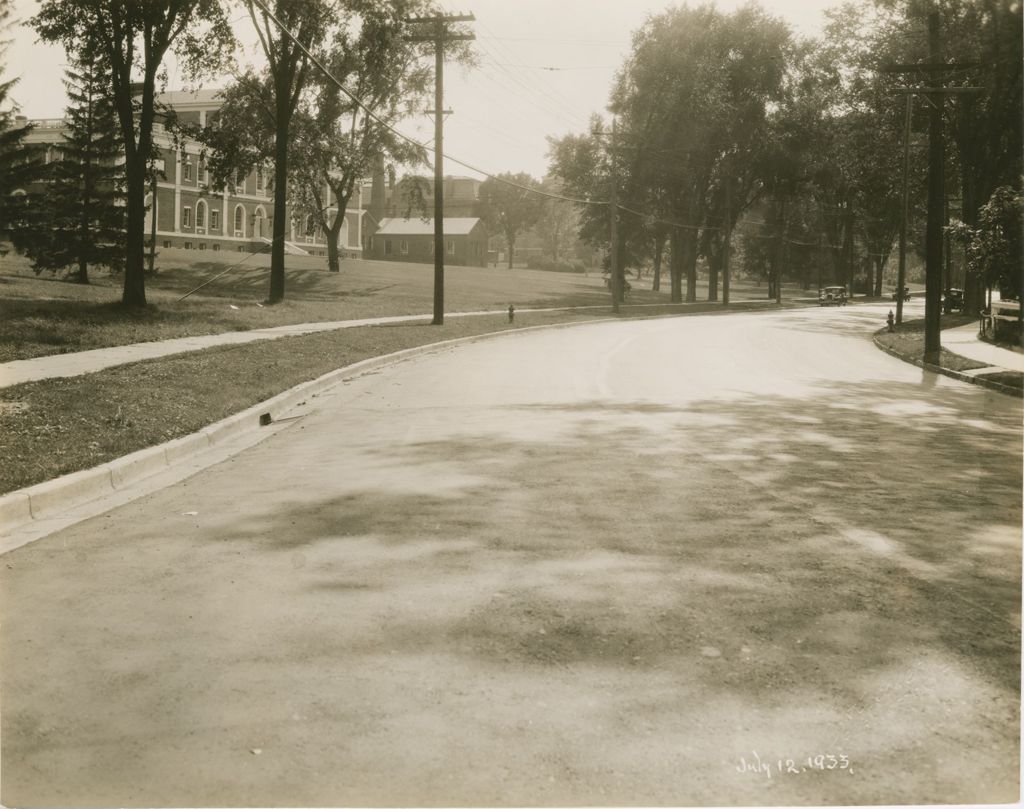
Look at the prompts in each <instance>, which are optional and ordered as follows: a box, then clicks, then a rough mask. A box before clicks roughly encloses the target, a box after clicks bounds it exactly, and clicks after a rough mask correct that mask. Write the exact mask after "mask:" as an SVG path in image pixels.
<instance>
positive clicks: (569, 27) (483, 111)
mask: <svg viewBox="0 0 1024 809" xmlns="http://www.w3.org/2000/svg"><path fill="white" fill-rule="evenodd" d="M742 2H743V0H719V2H718V3H717V6H718V7H719V8H720V9H721V10H722V11H731V10H733V9H734V8H736V7H738V6H739V5H741V4H742ZM838 2H839V0H762V3H761V5H762V6H763V7H764V8H765V9H766V10H767V11H768V12H769V13H771V14H773V15H775V16H778V17H780V18H782V19H783V20H785V21H786V22H788V23H789V24H790V26H791V27H792V28H793V30H794V32H795V33H797V34H799V35H803V36H815V35H817V34H820V33H821V30H822V27H823V25H824V23H825V17H824V11H825V9H826V8H829V7H832V6H834V5H837V4H838ZM438 5H439V6H440V7H441V8H442V9H443V10H445V11H447V12H463V13H465V12H472V13H473V14H474V15H475V17H476V21H475V22H472V23H467V25H468V27H469V28H470V30H472V31H473V33H474V34H475V35H476V37H477V39H476V41H475V43H473V45H474V47H475V49H476V51H477V54H478V58H479V61H480V64H479V66H478V67H477V68H475V69H472V70H465V69H463V68H461V67H459V66H458V65H454V64H451V65H448V66H447V68H446V70H445V76H444V84H445V107H446V108H449V109H451V110H452V111H453V113H452V115H450V116H448V118H447V119H446V122H445V149H444V151H445V153H446V154H448V155H450V156H452V157H454V158H458V159H459V160H461V161H464V162H466V163H468V164H470V165H471V166H474V167H476V168H478V169H481V170H483V171H485V172H489V173H494V174H496V173H500V172H521V171H522V172H526V173H528V174H530V175H532V176H534V177H536V178H538V179H539V178H540V177H542V176H543V175H544V174H545V173H546V171H547V165H548V159H547V151H548V142H547V136H549V135H550V136H555V137H560V136H563V135H566V134H569V133H581V132H584V131H586V129H587V127H588V121H589V118H590V115H591V114H592V113H594V112H603V111H604V109H605V106H606V105H607V102H608V95H609V90H610V88H611V84H612V80H613V77H614V75H615V73H616V71H617V70H618V69H619V68H620V67H621V65H622V63H623V61H624V60H625V58H626V57H627V55H628V54H629V50H630V42H631V37H632V34H633V32H634V31H635V30H636V29H637V28H639V27H640V26H641V25H642V24H643V22H644V20H645V19H646V18H647V17H648V16H649V15H651V14H657V13H659V12H661V11H664V10H665V9H666V8H667V7H669V6H671V5H676V4H673V3H670V2H668V0H439V2H438ZM680 5H681V4H680ZM36 7H37V3H36V2H35V0H15V3H14V17H15V19H21V20H27V19H28V18H30V17H31V16H32V15H33V14H34V13H35V11H36ZM231 17H232V19H233V20H234V21H235V26H236V33H237V36H238V38H239V39H240V40H242V41H249V42H251V41H253V33H252V24H251V22H250V21H249V19H248V16H247V14H246V13H245V12H244V11H243V10H242V9H241V7H240V6H236V7H235V8H233V10H232V15H231ZM9 36H10V38H12V39H13V42H12V44H11V47H10V50H9V51H8V52H7V58H6V65H5V66H4V74H3V75H4V77H12V76H18V77H20V80H19V83H18V84H17V85H16V86H15V88H14V90H13V91H12V96H13V99H14V101H15V102H16V103H17V104H18V105H19V106H20V107H21V112H22V114H24V115H27V116H28V117H29V118H57V117H60V116H61V115H62V114H63V109H64V105H65V97H64V87H63V84H62V83H61V79H62V77H63V69H64V64H65V63H66V57H65V54H64V51H63V49H61V48H59V47H56V46H51V45H46V44H43V43H39V42H38V41H37V38H36V35H35V32H34V31H33V30H32V29H31V28H29V27H27V26H24V25H16V26H14V27H13V28H12V29H11V30H10V32H9ZM548 68H557V69H555V70H550V69H548ZM170 73H171V75H170V84H169V85H168V89H172V90H176V89H183V88H185V87H186V86H187V85H186V84H185V82H184V79H183V77H182V76H180V75H179V74H178V73H177V71H176V70H174V69H172V70H171V72H170ZM207 86H213V85H211V84H209V83H208V84H207ZM401 129H402V131H403V132H405V133H407V134H409V135H411V136H413V137H416V138H417V139H418V140H421V141H424V140H429V139H431V138H432V137H433V124H432V122H431V119H430V118H429V117H427V116H422V117H421V118H420V119H418V120H409V121H407V122H405V123H404V124H403V125H402V127H401ZM445 173H446V174H463V175H467V176H477V177H479V176H481V175H479V174H476V173H474V172H473V171H471V170H469V169H467V168H465V167H463V166H460V165H458V164H455V163H452V162H450V161H449V162H448V163H446V165H445Z"/></svg>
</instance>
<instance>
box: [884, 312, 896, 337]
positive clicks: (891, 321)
mask: <svg viewBox="0 0 1024 809" xmlns="http://www.w3.org/2000/svg"><path fill="white" fill-rule="evenodd" d="M885 322H886V323H887V324H889V331H890V332H894V331H896V318H894V317H893V316H892V309H890V310H889V317H887V318H886V319H885Z"/></svg>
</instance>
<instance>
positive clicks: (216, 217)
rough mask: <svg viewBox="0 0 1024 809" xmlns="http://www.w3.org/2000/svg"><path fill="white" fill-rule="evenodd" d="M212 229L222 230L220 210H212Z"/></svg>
mask: <svg viewBox="0 0 1024 809" xmlns="http://www.w3.org/2000/svg"><path fill="white" fill-rule="evenodd" d="M210 230H220V211H210Z"/></svg>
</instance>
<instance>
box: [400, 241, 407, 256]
mask: <svg viewBox="0 0 1024 809" xmlns="http://www.w3.org/2000/svg"><path fill="white" fill-rule="evenodd" d="M398 252H400V253H401V254H402V255H403V256H407V255H409V242H407V241H406V240H405V239H402V241H400V242H399V243H398Z"/></svg>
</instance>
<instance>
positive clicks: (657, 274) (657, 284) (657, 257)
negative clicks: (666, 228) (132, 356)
mask: <svg viewBox="0 0 1024 809" xmlns="http://www.w3.org/2000/svg"><path fill="white" fill-rule="evenodd" d="M664 252H665V238H664V237H663V236H656V237H655V238H654V275H653V279H652V281H651V289H652V290H654V291H655V292H658V291H660V290H661V258H662V256H663V255H664Z"/></svg>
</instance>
